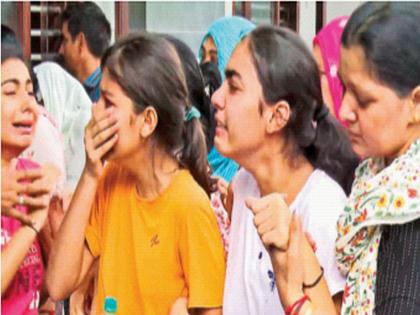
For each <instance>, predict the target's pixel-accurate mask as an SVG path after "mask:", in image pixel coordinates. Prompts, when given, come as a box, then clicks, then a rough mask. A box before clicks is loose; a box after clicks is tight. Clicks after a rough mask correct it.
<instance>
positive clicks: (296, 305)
mask: <svg viewBox="0 0 420 315" xmlns="http://www.w3.org/2000/svg"><path fill="white" fill-rule="evenodd" d="M308 299H309V298H308V296H307V295H306V294H305V295H304V296H302V297H301V298H300V299H299V300H297V301H296V302H294V303H293V304H292V305H289V306H288V307H287V308H286V309H285V310H284V312H285V313H286V315H292V314H294V309H295V308H298V309H300V308H301V307H302V305H303V304H304V303H305V302H306V301H307V300H308Z"/></svg>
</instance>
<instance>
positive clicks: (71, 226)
mask: <svg viewBox="0 0 420 315" xmlns="http://www.w3.org/2000/svg"><path fill="white" fill-rule="evenodd" d="M96 187H97V179H95V178H93V177H91V176H89V175H88V174H87V173H86V172H84V173H83V174H82V177H81V178H80V182H79V184H78V186H77V188H76V192H75V193H74V195H73V198H72V201H71V202H70V205H69V209H68V211H67V212H66V214H65V217H64V219H63V222H62V224H61V227H60V229H59V231H58V233H57V237H56V239H55V240H54V245H53V247H52V250H51V256H50V259H49V266H48V270H47V275H46V279H47V286H48V289H49V291H50V293H51V295H52V296H53V297H54V299H58V298H60V297H62V296H63V295H64V296H67V295H68V294H70V293H71V292H72V291H73V290H74V289H75V288H76V286H77V284H78V282H79V279H80V278H81V277H82V276H83V275H81V271H82V264H83V253H84V247H85V245H84V244H85V231H86V227H87V224H88V221H89V216H90V209H91V207H92V204H93V201H94V197H95V192H96Z"/></svg>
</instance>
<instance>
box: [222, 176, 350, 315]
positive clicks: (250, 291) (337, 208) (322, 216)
mask: <svg viewBox="0 0 420 315" xmlns="http://www.w3.org/2000/svg"><path fill="white" fill-rule="evenodd" d="M233 192H234V201H233V210H232V223H231V227H230V229H231V230H230V235H229V237H230V240H229V242H230V248H229V253H228V260H227V272H226V281H225V291H224V292H225V293H224V301H223V314H224V315H238V314H241V315H247V314H249V315H271V314H273V315H281V314H284V311H283V308H282V306H281V303H280V299H279V297H278V293H277V288H276V283H275V279H274V274H273V267H272V264H271V261H270V257H269V254H268V252H267V251H266V250H265V248H264V246H263V244H262V242H261V240H260V238H259V236H258V233H257V230H256V228H255V226H254V223H253V218H254V216H253V214H252V212H251V210H249V209H248V208H247V207H246V206H245V199H246V198H247V197H250V196H251V197H257V198H258V197H260V196H261V195H260V192H259V189H258V185H257V182H256V181H255V179H254V178H253V176H252V175H251V174H249V173H248V172H247V171H246V170H244V169H241V170H240V171H239V172H238V173H237V175H236V176H235V178H234V180H233ZM345 201H346V196H345V193H344V191H343V190H342V189H341V187H340V186H339V185H338V184H337V183H336V182H335V181H334V180H333V179H332V178H331V177H329V176H328V175H327V174H326V173H324V172H323V171H321V170H315V171H314V172H313V173H312V174H311V176H310V177H309V179H308V180H307V182H306V183H305V185H304V187H303V188H302V190H301V191H300V192H299V194H298V195H297V197H296V198H295V200H294V201H293V203H292V204H291V205H290V209H291V210H292V211H294V212H296V213H297V214H298V215H299V217H300V219H301V221H302V226H303V229H304V230H305V231H307V232H309V233H310V234H311V236H312V238H313V239H314V241H315V242H316V246H317V251H316V256H317V257H318V260H319V262H320V264H321V266H322V267H323V268H324V270H325V271H324V272H325V273H324V275H325V278H326V280H327V284H328V287H329V289H330V292H331V294H332V295H334V294H335V293H337V292H340V291H342V290H343V288H344V285H345V277H343V276H342V275H341V274H340V272H339V271H338V269H337V265H336V262H335V240H336V238H337V231H336V226H337V219H338V216H339V214H340V213H341V211H342V210H343V209H344V204H345Z"/></svg>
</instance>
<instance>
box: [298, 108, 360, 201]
mask: <svg viewBox="0 0 420 315" xmlns="http://www.w3.org/2000/svg"><path fill="white" fill-rule="evenodd" d="M320 107H321V109H320V111H319V112H318V113H320V112H321V111H323V112H324V115H325V116H323V117H322V116H320V115H319V114H318V115H315V118H316V119H315V120H314V121H315V128H314V132H315V139H314V141H313V142H312V143H311V145H309V146H308V147H303V148H302V149H303V150H302V151H303V154H304V155H305V156H306V158H307V159H308V160H309V161H310V162H311V164H312V165H313V166H314V167H315V168H319V169H322V170H323V171H325V172H326V173H327V174H328V175H329V176H331V177H332V178H333V179H334V180H335V181H336V182H337V183H338V184H340V186H341V187H342V188H343V190H344V191H345V192H346V194H347V195H348V194H350V191H351V186H352V183H353V180H354V170H355V169H356V167H357V165H358V164H359V158H358V157H357V155H356V154H355V153H354V152H353V150H352V148H351V145H350V143H349V140H348V138H347V136H346V134H345V131H344V128H343V126H342V125H341V124H340V123H339V122H338V120H336V119H335V118H334V117H332V116H331V115H329V114H328V108H327V107H326V105H321V106H320ZM325 113H326V114H325ZM321 114H322V113H321ZM317 116H318V117H317Z"/></svg>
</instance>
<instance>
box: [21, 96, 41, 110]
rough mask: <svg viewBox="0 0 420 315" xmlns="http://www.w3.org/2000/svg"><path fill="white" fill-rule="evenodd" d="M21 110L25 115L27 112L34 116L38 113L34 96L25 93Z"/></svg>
mask: <svg viewBox="0 0 420 315" xmlns="http://www.w3.org/2000/svg"><path fill="white" fill-rule="evenodd" d="M21 110H22V112H24V113H25V112H27V113H33V114H36V113H37V108H36V101H35V97H34V96H33V95H30V94H28V93H27V92H25V93H24V95H23V96H22V101H21Z"/></svg>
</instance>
